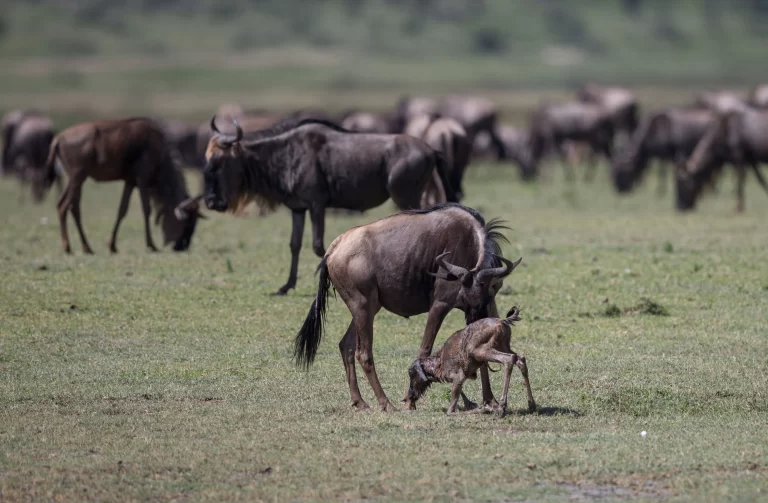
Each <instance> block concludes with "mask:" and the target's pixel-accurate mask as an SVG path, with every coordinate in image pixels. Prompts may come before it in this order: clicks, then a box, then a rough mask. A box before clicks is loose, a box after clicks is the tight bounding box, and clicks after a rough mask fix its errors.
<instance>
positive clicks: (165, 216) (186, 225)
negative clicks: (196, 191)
mask: <svg viewBox="0 0 768 503" xmlns="http://www.w3.org/2000/svg"><path fill="white" fill-rule="evenodd" d="M200 199H202V196H196V197H190V198H189V199H186V200H184V201H182V202H181V204H179V205H178V206H177V207H176V208H175V209H174V210H173V211H161V212H160V213H158V214H157V218H156V223H159V224H161V228H162V229H163V237H164V238H165V244H169V243H173V251H186V250H187V249H189V245H190V243H191V242H192V234H194V232H195V227H196V226H197V220H198V219H199V218H205V216H204V215H203V214H202V213H200V203H199V201H200Z"/></svg>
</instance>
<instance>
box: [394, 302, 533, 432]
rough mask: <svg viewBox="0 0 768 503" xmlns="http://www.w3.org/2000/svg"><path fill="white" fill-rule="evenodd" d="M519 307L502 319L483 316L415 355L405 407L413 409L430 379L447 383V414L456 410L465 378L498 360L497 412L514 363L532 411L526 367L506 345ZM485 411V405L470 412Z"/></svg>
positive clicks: (504, 400) (501, 408) (502, 406)
mask: <svg viewBox="0 0 768 503" xmlns="http://www.w3.org/2000/svg"><path fill="white" fill-rule="evenodd" d="M519 314H520V309H519V308H518V307H517V306H515V307H513V308H512V309H510V310H509V312H508V313H507V318H506V319H501V318H484V319H482V320H479V321H476V322H474V323H472V324H470V325H467V327H466V328H464V329H462V330H459V331H458V332H455V333H454V334H453V335H451V336H450V337H449V338H448V340H447V341H445V344H443V347H442V348H440V349H439V350H438V351H437V352H436V353H435V354H434V355H433V356H426V357H423V358H419V359H418V360H416V361H415V362H413V365H411V367H410V368H409V369H408V375H409V376H410V378H411V385H410V388H409V389H408V396H407V397H406V399H405V401H406V404H407V405H408V408H410V409H415V408H416V401H417V400H418V399H419V398H420V397H421V396H422V395H423V394H424V393H425V392H426V391H427V388H429V385H430V384H432V383H433V382H450V383H451V384H453V388H452V389H451V404H450V405H449V406H448V411H447V412H448V414H453V413H454V412H456V403H457V402H458V400H459V395H460V394H461V387H462V385H463V384H464V381H466V380H467V379H475V378H476V377H477V370H478V369H479V368H480V367H482V366H483V365H485V364H486V363H499V364H501V365H502V366H503V367H504V390H503V391H502V394H501V401H500V402H499V414H500V415H501V416H502V417H504V415H505V414H506V412H507V393H508V392H509V379H510V377H511V376H512V369H513V368H514V366H515V365H517V366H518V367H520V371H521V372H522V373H523V383H524V384H525V391H526V393H527V394H528V410H529V411H530V412H534V411H535V410H536V402H534V401H533V394H532V393H531V383H530V381H528V367H527V366H526V364H525V357H524V356H519V355H518V354H517V353H515V352H514V351H512V349H511V348H510V346H509V341H510V336H511V333H512V330H511V329H510V327H511V326H512V325H513V322H515V321H518V320H519V319H520V317H519V316H518V315H519ZM484 411H487V409H486V408H485V407H483V408H480V409H473V410H472V412H484Z"/></svg>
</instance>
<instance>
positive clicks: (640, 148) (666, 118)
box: [611, 108, 716, 193]
mask: <svg viewBox="0 0 768 503" xmlns="http://www.w3.org/2000/svg"><path fill="white" fill-rule="evenodd" d="M715 117H716V114H715V113H714V112H712V111H711V110H709V109H706V108H669V109H666V110H661V111H657V112H654V113H652V114H650V115H649V116H648V117H646V118H644V119H643V121H642V123H641V124H640V127H639V128H638V129H637V130H636V131H635V134H634V135H632V138H631V139H630V141H629V143H628V144H627V145H626V147H625V148H624V149H623V150H622V151H620V152H619V153H618V154H617V155H616V157H615V159H614V162H613V163H612V166H611V174H612V177H613V182H614V186H615V187H616V190H617V191H618V192H619V193H627V192H629V191H631V190H632V188H633V187H635V185H636V184H637V182H638V181H639V180H640V179H641V178H642V176H643V174H644V173H645V171H646V169H647V167H648V165H649V163H650V161H651V160H652V159H658V160H660V161H662V162H671V163H674V165H675V166H676V169H677V170H681V169H684V168H685V162H686V161H687V160H688V158H689V157H690V155H691V154H692V153H693V150H694V149H695V148H696V145H697V144H698V142H699V140H700V139H701V138H702V137H703V136H704V133H705V132H706V131H707V128H708V127H709V126H710V125H711V124H712V123H713V122H714V120H715ZM665 172H666V169H664V167H663V165H662V167H661V169H660V171H659V192H662V191H663V190H664V188H665V185H666V180H665V178H666V176H665Z"/></svg>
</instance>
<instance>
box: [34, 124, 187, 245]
mask: <svg viewBox="0 0 768 503" xmlns="http://www.w3.org/2000/svg"><path fill="white" fill-rule="evenodd" d="M57 159H58V160H59V162H61V164H62V165H63V166H64V170H65V171H66V172H67V175H68V177H69V180H68V182H67V187H66V189H65V190H64V193H63V194H62V195H61V197H60V198H59V203H58V209H59V223H60V225H61V244H62V246H63V247H64V251H65V252H67V253H71V252H72V248H71V246H70V244H69V234H68V232H67V213H68V212H69V211H70V210H72V216H74V218H75V225H77V230H78V232H79V233H80V241H81V242H82V244H83V251H84V252H85V253H93V250H92V249H91V246H90V245H89V244H88V240H87V239H86V237H85V232H84V231H83V225H82V222H81V220H80V196H81V194H82V188H83V183H85V181H86V179H88V178H89V177H90V178H93V179H94V180H95V181H97V182H112V181H116V180H123V181H124V182H125V186H124V187H123V195H122V198H121V199H120V209H119V211H118V214H117V221H116V222H115V226H114V228H113V229H112V234H111V235H110V237H109V249H110V251H111V252H112V253H115V252H117V230H118V228H119V227H120V222H122V220H123V218H124V217H125V214H126V213H127V212H128V203H129V202H130V199H131V193H132V192H133V189H134V188H138V189H139V196H140V197H141V209H142V211H143V212H144V232H145V237H146V242H147V246H148V247H149V248H150V249H151V250H152V251H157V247H156V246H155V244H154V242H153V241H152V233H151V232H150V228H149V217H150V202H151V201H152V202H154V203H155V211H156V213H157V216H156V218H155V222H156V223H160V222H161V221H162V229H163V235H164V237H165V244H168V243H170V242H173V243H174V246H173V249H174V250H175V251H183V250H186V249H187V248H189V244H190V241H191V239H192V234H193V233H194V231H195V225H196V223H197V218H198V217H199V216H200V214H199V212H198V210H197V202H196V201H189V200H188V197H189V194H188V193H187V187H186V183H185V182H184V176H183V175H182V173H181V170H180V169H178V168H177V167H176V166H175V165H174V163H173V159H172V157H171V151H170V149H169V147H168V144H167V140H166V138H165V134H164V133H163V128H162V127H161V126H160V125H159V124H157V123H156V122H154V121H152V120H151V119H146V118H131V119H122V120H104V121H94V122H86V123H83V124H77V125H74V126H72V127H70V128H68V129H65V130H64V131H62V132H61V133H59V134H58V135H56V137H55V138H54V139H53V143H52V144H51V151H50V153H49V155H48V161H47V167H46V169H47V170H48V172H49V173H52V172H53V170H54V169H55V166H54V165H55V163H56V160H57ZM185 200H186V201H185ZM182 201H185V203H186V204H184V205H182V206H183V207H184V209H185V212H184V213H180V214H179V215H177V214H176V212H174V209H175V208H176V207H177V206H179V204H180V203H181V202H182ZM179 216H182V217H183V218H179Z"/></svg>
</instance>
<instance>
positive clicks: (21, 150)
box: [3, 112, 62, 202]
mask: <svg viewBox="0 0 768 503" xmlns="http://www.w3.org/2000/svg"><path fill="white" fill-rule="evenodd" d="M11 119H12V120H9V122H8V124H7V125H6V126H7V127H8V129H9V131H6V132H5V133H6V134H4V136H5V141H6V143H5V145H4V146H3V165H4V169H8V171H9V172H10V173H14V174H16V175H17V176H18V178H19V180H20V181H21V184H22V187H23V186H24V185H26V184H27V183H30V185H31V187H32V197H33V198H34V200H35V201H36V202H40V201H42V200H43V198H44V197H45V192H46V189H47V188H48V187H50V183H52V180H50V181H48V180H46V177H47V176H48V175H49V174H48V173H47V172H46V170H45V166H46V164H45V161H46V159H47V157H48V150H49V148H50V146H51V142H52V141H53V137H54V135H55V134H56V133H55V131H54V129H53V122H52V121H51V119H49V118H48V117H45V116H43V115H40V114H38V113H36V112H30V113H22V114H21V115H20V116H18V117H15V118H11ZM13 119H15V120H13ZM51 176H53V177H54V178H55V180H56V181H57V183H58V185H59V191H61V183H62V182H61V178H60V177H59V176H58V174H57V173H56V172H54V173H52V174H51ZM21 194H22V195H23V194H24V189H23V188H22V192H21Z"/></svg>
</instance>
